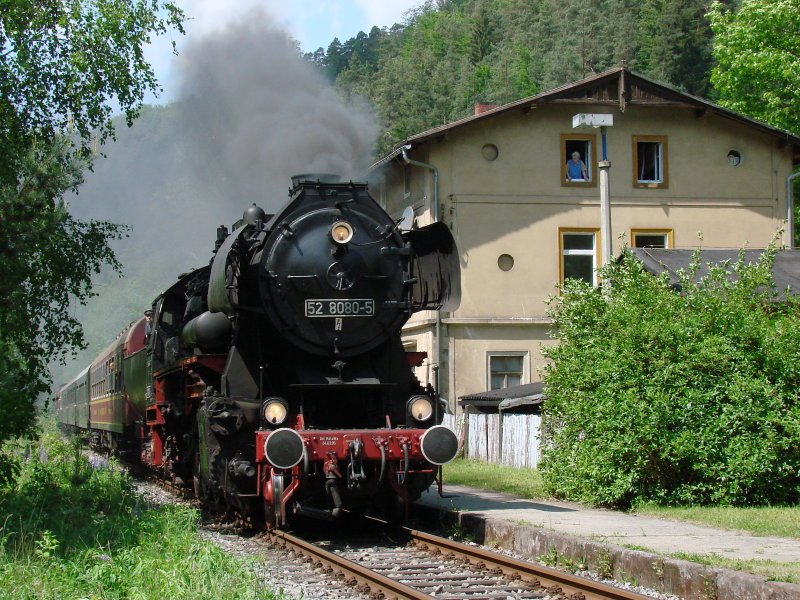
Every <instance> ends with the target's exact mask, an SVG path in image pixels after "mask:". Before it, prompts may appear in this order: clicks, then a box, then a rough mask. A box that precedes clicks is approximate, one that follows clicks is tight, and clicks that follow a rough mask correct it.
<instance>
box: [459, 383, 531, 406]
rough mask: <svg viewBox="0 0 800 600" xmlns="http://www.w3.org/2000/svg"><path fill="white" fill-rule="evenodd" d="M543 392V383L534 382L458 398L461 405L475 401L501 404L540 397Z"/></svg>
mask: <svg viewBox="0 0 800 600" xmlns="http://www.w3.org/2000/svg"><path fill="white" fill-rule="evenodd" d="M543 392H544V383H543V382H541V381H536V382H534V383H525V384H523V385H515V386H513V387H507V388H502V389H499V390H488V391H485V392H478V393H477V394H468V395H466V396H459V398H458V399H459V400H460V401H461V403H462V404H467V403H470V404H471V403H473V402H476V401H494V402H501V401H502V400H508V399H511V398H525V397H533V396H537V395H542V394H543Z"/></svg>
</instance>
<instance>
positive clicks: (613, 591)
mask: <svg viewBox="0 0 800 600" xmlns="http://www.w3.org/2000/svg"><path fill="white" fill-rule="evenodd" d="M404 529H405V531H406V533H407V534H408V535H409V536H411V539H412V540H414V541H415V542H416V543H417V544H421V545H426V546H428V547H429V548H431V547H433V548H436V549H438V550H439V551H440V552H443V553H452V554H453V555H455V556H457V557H461V558H463V559H467V560H469V561H470V562H471V563H473V564H478V565H483V566H484V567H486V568H494V569H500V570H502V571H503V573H504V574H505V575H506V576H508V577H512V578H513V577H520V578H522V579H527V580H537V581H539V582H540V583H541V584H542V586H544V587H548V588H551V587H559V588H561V590H562V592H561V593H562V594H565V595H569V594H575V593H580V594H583V597H584V598H586V600H595V599H597V600H600V599H602V600H644V599H646V598H647V596H644V595H642V594H637V593H636V592H631V591H628V590H623V589H620V588H615V587H613V586H610V585H607V584H605V583H600V582H598V581H593V580H591V579H584V578H583V577H578V576H577V575H572V574H570V573H564V572H562V571H558V570H556V569H551V568H550V567H545V566H543V565H537V564H535V563H531V562H526V561H523V560H519V559H516V558H512V557H510V556H505V555H503V554H499V553H497V552H492V551H489V550H484V549H482V548H479V547H476V546H469V545H467V544H462V543H460V542H455V541H453V540H449V539H447V538H443V537H439V536H436V535H431V534H429V533H425V532H422V531H416V530H414V529H409V528H404Z"/></svg>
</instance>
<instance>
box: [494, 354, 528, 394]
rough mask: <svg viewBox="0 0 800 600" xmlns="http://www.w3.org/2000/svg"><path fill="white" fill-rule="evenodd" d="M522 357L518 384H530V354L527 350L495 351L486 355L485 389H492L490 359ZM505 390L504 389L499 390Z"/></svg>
mask: <svg viewBox="0 0 800 600" xmlns="http://www.w3.org/2000/svg"><path fill="white" fill-rule="evenodd" d="M509 356H511V357H518V356H521V357H522V373H520V378H519V384H520V385H523V384H525V383H530V375H529V373H530V364H529V363H530V353H529V352H528V351H527V350H503V351H500V350H497V351H494V350H493V351H491V352H487V353H486V389H487V390H491V389H496V388H492V358H495V357H498V358H506V357H509ZM500 389H505V388H500Z"/></svg>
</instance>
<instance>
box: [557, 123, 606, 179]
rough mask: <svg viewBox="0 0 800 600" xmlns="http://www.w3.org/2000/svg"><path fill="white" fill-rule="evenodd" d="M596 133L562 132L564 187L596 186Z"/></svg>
mask: <svg viewBox="0 0 800 600" xmlns="http://www.w3.org/2000/svg"><path fill="white" fill-rule="evenodd" d="M595 147H596V146H595V135H594V134H578V133H569V134H566V133H562V134H561V157H560V161H561V185H562V186H564V187H595V186H596V185H597V183H596V182H595V177H594V167H593V162H594V160H595V158H594V153H595V150H594V149H595Z"/></svg>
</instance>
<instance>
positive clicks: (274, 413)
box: [263, 398, 289, 425]
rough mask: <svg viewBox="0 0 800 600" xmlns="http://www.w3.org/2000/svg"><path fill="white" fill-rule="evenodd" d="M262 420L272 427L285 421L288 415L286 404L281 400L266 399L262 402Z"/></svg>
mask: <svg viewBox="0 0 800 600" xmlns="http://www.w3.org/2000/svg"><path fill="white" fill-rule="evenodd" d="M263 413H264V418H265V419H266V420H267V421H268V422H269V423H271V424H273V425H279V424H281V423H283V422H284V421H285V420H286V415H287V414H288V413H289V411H288V409H287V408H286V403H285V402H284V401H283V400H282V399H281V398H267V401H266V402H264V411H263Z"/></svg>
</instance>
